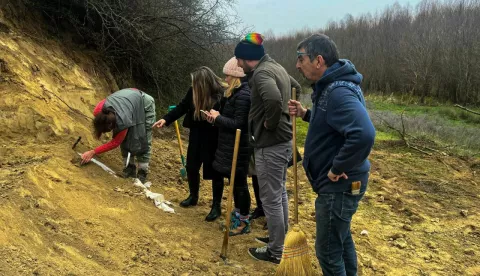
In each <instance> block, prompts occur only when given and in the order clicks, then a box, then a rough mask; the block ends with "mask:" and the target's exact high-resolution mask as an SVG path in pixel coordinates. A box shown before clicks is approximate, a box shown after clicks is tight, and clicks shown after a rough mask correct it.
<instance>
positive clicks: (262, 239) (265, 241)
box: [255, 237, 270, 244]
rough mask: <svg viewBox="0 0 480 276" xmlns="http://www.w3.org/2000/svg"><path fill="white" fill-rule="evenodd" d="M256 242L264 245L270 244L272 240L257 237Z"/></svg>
mask: <svg viewBox="0 0 480 276" xmlns="http://www.w3.org/2000/svg"><path fill="white" fill-rule="evenodd" d="M255 240H256V241H257V242H259V243H263V244H268V242H269V241H270V238H269V237H263V238H262V237H256V238H255Z"/></svg>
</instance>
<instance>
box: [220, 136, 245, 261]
mask: <svg viewBox="0 0 480 276" xmlns="http://www.w3.org/2000/svg"><path fill="white" fill-rule="evenodd" d="M241 132H242V131H241V130H240V129H237V133H236V135H235V148H234V149H233V160H232V170H231V173H230V188H229V189H228V200H227V215H226V221H225V233H224V236H223V245H222V253H221V254H220V257H221V258H222V259H223V260H224V261H226V260H227V249H228V237H229V236H230V235H229V234H230V220H231V216H232V198H233V188H234V186H235V171H236V169H237V156H238V145H239V144H240V134H241Z"/></svg>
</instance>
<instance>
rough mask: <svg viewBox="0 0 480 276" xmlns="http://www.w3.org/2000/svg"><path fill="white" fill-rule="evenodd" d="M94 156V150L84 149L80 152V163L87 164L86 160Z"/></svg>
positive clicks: (88, 160)
mask: <svg viewBox="0 0 480 276" xmlns="http://www.w3.org/2000/svg"><path fill="white" fill-rule="evenodd" d="M94 156H95V151H94V150H89V151H86V152H84V153H83V154H82V163H81V164H82V165H83V164H87V163H88V162H90V160H92V158H93V157H94Z"/></svg>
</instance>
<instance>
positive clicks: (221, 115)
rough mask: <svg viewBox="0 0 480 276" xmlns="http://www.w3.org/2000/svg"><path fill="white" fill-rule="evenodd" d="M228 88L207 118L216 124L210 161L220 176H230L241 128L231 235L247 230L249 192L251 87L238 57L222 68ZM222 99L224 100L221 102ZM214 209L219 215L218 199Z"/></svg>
mask: <svg viewBox="0 0 480 276" xmlns="http://www.w3.org/2000/svg"><path fill="white" fill-rule="evenodd" d="M223 73H224V74H225V75H226V77H225V81H226V82H227V83H228V88H227V90H226V91H225V97H224V102H225V104H224V105H222V109H221V110H220V111H218V110H215V109H211V110H210V112H208V114H209V115H208V117H207V121H208V122H210V123H212V124H214V125H215V126H217V127H218V132H219V133H218V148H217V152H216V153H215V160H214V161H213V168H214V169H215V170H216V171H217V172H218V173H219V174H220V175H221V176H222V178H224V177H227V178H230V173H231V170H232V160H233V151H234V148H235V136H236V130H237V129H240V130H241V131H242V133H241V136H240V145H239V151H238V157H237V169H236V172H235V184H234V186H235V188H234V190H233V196H234V201H235V210H233V213H232V223H231V227H230V236H235V235H240V234H246V233H249V232H250V221H249V213H250V193H249V192H248V185H247V173H248V162H249V158H250V152H251V150H252V149H251V148H250V142H249V138H248V113H249V111H250V88H249V87H248V83H247V81H246V79H245V80H244V81H242V80H241V78H244V77H245V73H244V72H243V69H242V68H241V67H238V65H237V59H236V58H235V57H233V58H231V59H230V60H229V61H228V62H227V63H226V64H225V66H224V67H223ZM222 102H223V101H222ZM213 206H214V208H217V209H218V213H219V214H220V202H214V205H213Z"/></svg>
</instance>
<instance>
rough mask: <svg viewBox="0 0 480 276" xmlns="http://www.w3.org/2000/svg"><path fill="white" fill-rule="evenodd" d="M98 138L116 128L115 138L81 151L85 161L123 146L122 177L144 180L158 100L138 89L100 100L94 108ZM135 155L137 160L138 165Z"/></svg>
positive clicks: (94, 123)
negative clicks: (91, 148)
mask: <svg viewBox="0 0 480 276" xmlns="http://www.w3.org/2000/svg"><path fill="white" fill-rule="evenodd" d="M93 115H94V116H95V118H94V119H93V127H94V132H95V137H96V138H97V139H100V136H102V134H103V133H106V132H110V131H113V139H112V140H111V141H110V142H108V143H106V144H103V145H101V146H99V147H97V148H95V149H94V150H90V151H87V152H85V153H83V154H82V164H84V163H88V162H89V161H90V160H91V159H92V158H93V157H94V156H95V155H98V154H101V153H104V152H107V151H110V150H112V149H114V148H116V147H118V146H120V149H121V152H122V157H123V161H124V164H126V163H127V159H128V153H130V159H129V161H128V164H126V167H125V169H124V170H123V176H124V177H125V178H127V177H133V178H136V177H138V179H139V180H140V181H142V183H145V181H146V179H147V174H148V165H149V163H150V151H151V149H152V126H153V123H154V122H155V120H156V117H155V100H154V99H153V98H152V97H151V96H150V95H148V94H146V93H145V92H143V91H140V90H138V89H136V88H127V89H122V90H120V91H117V92H115V93H113V94H111V95H110V96H108V97H107V98H106V99H104V100H102V101H100V102H99V103H98V104H97V106H96V107H95V109H94V111H93ZM135 157H136V158H137V161H138V174H137V167H136V166H135Z"/></svg>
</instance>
